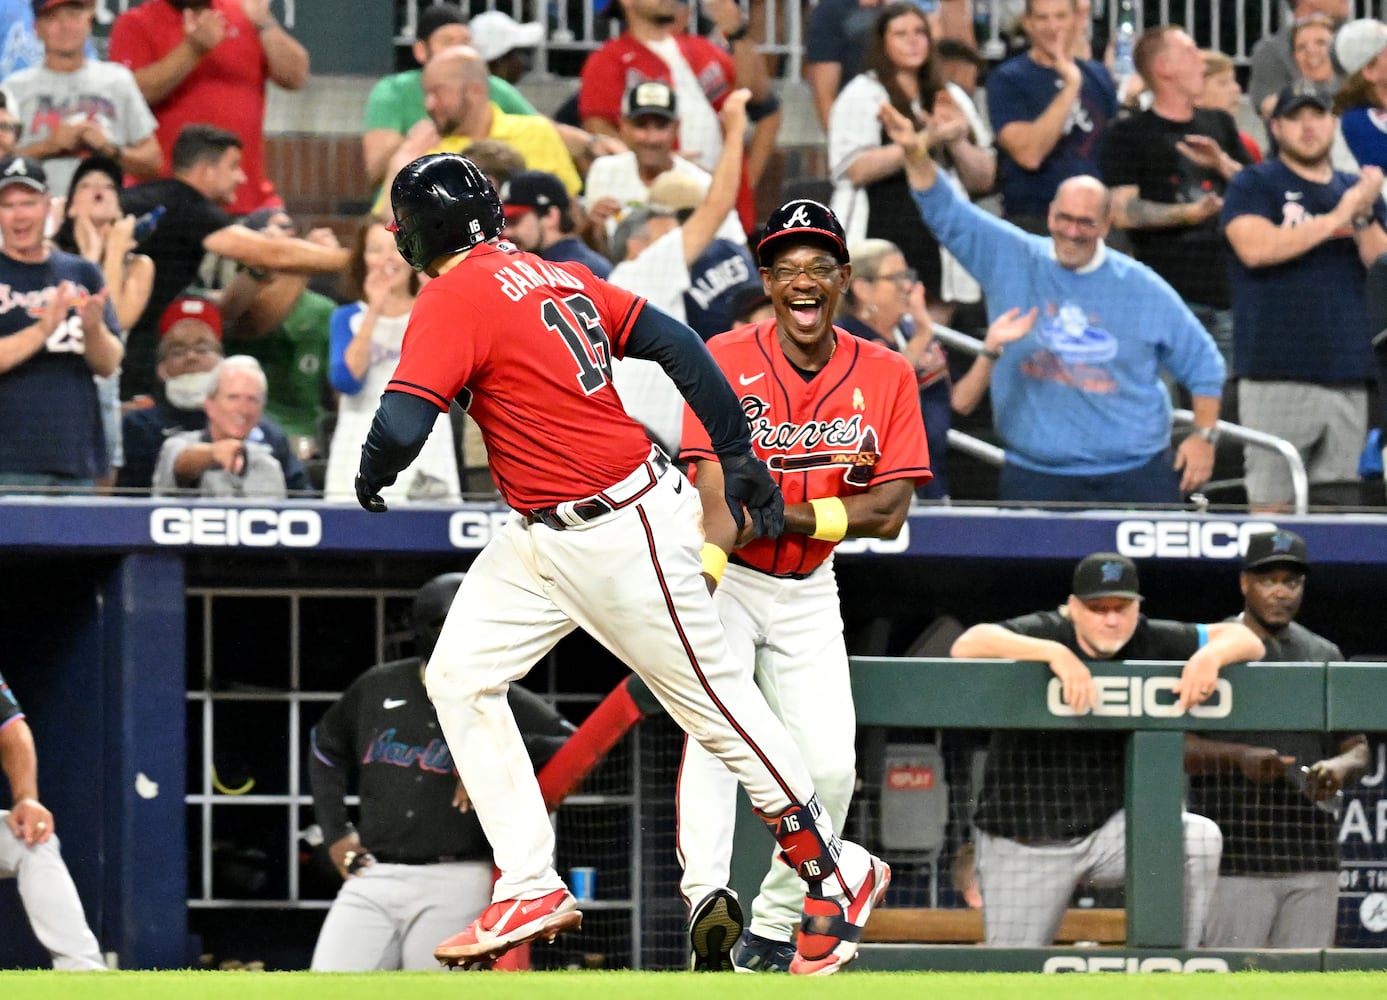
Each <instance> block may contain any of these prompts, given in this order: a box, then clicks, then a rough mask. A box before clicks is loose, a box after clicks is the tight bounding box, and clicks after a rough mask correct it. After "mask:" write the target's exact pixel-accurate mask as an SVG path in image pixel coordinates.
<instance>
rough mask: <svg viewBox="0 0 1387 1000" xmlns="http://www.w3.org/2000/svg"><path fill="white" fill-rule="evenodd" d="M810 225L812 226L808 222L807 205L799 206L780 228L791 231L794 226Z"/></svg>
mask: <svg viewBox="0 0 1387 1000" xmlns="http://www.w3.org/2000/svg"><path fill="white" fill-rule="evenodd" d="M811 225H813V223H812V222H810V221H809V207H808V206H807V205H801V206H799V208H797V209H795V210H794V211H793V212H792V213H790V217H789V218H788V219H786V220H785V225H784V226H782V227H781V228H783V229H793V228H794V227H796V226H811Z"/></svg>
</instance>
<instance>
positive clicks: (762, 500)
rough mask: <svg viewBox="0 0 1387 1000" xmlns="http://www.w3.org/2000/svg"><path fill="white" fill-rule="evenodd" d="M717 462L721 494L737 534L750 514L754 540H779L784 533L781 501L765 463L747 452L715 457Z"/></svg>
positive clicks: (782, 504)
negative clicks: (730, 513)
mask: <svg viewBox="0 0 1387 1000" xmlns="http://www.w3.org/2000/svg"><path fill="white" fill-rule="evenodd" d="M718 460H719V461H720V462H721V464H722V489H723V494H724V496H725V497H726V498H727V506H728V508H729V509H730V510H731V511H732V520H733V522H734V523H736V525H737V531H738V532H740V531H741V530H742V527H743V526H744V525H745V524H746V515H747V514H750V515H751V523H752V524H753V525H754V526H755V528H756V536H757V537H758V538H762V537H764V538H779V537H780V533H781V532H782V531H784V530H785V498H784V497H783V496H782V495H781V493H780V487H779V486H777V485H776V482H775V480H774V479H773V478H772V477H771V473H770V470H769V469H767V468H766V463H765V462H762V461H761V460H760V459H759V458H757V457H756V456H755V455H753V454H752V453H751V452H749V451H743V452H737V453H735V454H729V455H719V456H718ZM743 508H745V510H743Z"/></svg>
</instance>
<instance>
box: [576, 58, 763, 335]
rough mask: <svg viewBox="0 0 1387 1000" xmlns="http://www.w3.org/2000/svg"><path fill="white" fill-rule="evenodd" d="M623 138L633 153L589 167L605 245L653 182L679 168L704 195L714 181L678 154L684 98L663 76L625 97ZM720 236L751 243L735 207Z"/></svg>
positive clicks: (594, 233)
mask: <svg viewBox="0 0 1387 1000" xmlns="http://www.w3.org/2000/svg"><path fill="white" fill-rule="evenodd" d="M620 136H621V141H622V142H624V143H626V145H627V147H628V149H627V151H626V152H623V153H613V154H611V155H610V156H599V157H598V158H597V159H596V160H594V161H593V162H592V166H591V167H589V168H588V173H587V178H586V181H585V182H584V184H583V205H584V206H585V207H586V208H587V211H588V221H589V226H590V229H591V232H590V234H589V235H590V238H593V239H595V240H596V241H597V244H596V245H599V246H605V245H607V244H608V242H609V241H610V240H611V238H612V236H614V235H615V233H616V226H617V223H618V222H620V221H621V218H622V215H623V214H624V213H625V212H627V211H629V210H630V209H632V208H639V207H641V206H644V205H647V204H648V203H649V202H650V186H651V185H652V184H654V183H655V181H656V180H657V179H658V178H660V177H662V176H663V175H665V174H667V173H669V172H671V171H673V172H675V173H677V174H680V175H682V176H687V177H689V178H692V179H693V180H696V181H697V182H698V185H699V189H700V191H701V192H703V193H706V192H707V190H708V187H709V186H710V185H711V184H712V181H713V176H712V174H710V173H708V171H706V170H704V169H703V168H702V167H700V166H699V165H698V164H696V163H694V162H693V161H692V160H687V159H685V158H684V157H682V156H680V155H678V154H677V153H675V152H674V144H675V141H676V140H677V139H678V138H679V110H678V101H677V99H676V98H675V96H674V91H673V89H671V88H670V85H669V84H667V83H665V82H663V81H661V80H640V81H637V82H636V83H634V84H632V85H631V87H630V88H629V89H628V90H627V91H626V95H625V96H624V97H623V98H622V100H621V131H620ZM718 236H719V237H720V238H722V239H726V240H732V241H733V242H735V243H741V244H745V243H746V231H745V230H744V229H743V228H742V222H741V218H740V217H739V216H738V215H737V212H736V210H735V209H734V210H732V211H730V212H728V213H727V218H726V219H725V220H724V222H723V224H722V226H721V227H720V228H719V229H718ZM718 332H721V331H718Z"/></svg>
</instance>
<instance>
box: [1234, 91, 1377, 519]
mask: <svg viewBox="0 0 1387 1000" xmlns="http://www.w3.org/2000/svg"><path fill="white" fill-rule="evenodd" d="M1336 124H1337V121H1336V119H1335V117H1334V115H1333V114H1332V113H1331V111H1330V104H1329V101H1328V99H1327V98H1325V97H1324V96H1323V94H1322V93H1321V92H1319V91H1318V90H1316V89H1315V88H1313V87H1311V86H1305V85H1301V84H1292V85H1291V86H1290V87H1287V88H1286V89H1285V90H1283V91H1282V92H1281V94H1280V96H1279V97H1278V98H1277V102H1276V106H1275V108H1274V109H1273V110H1272V117H1271V132H1272V135H1273V136H1274V137H1275V138H1276V142H1277V148H1278V150H1279V152H1278V153H1277V158H1276V159H1274V160H1268V161H1267V162H1266V163H1260V164H1258V165H1257V166H1255V167H1248V168H1246V169H1244V170H1243V171H1241V172H1240V173H1239V174H1238V175H1237V176H1236V177H1234V178H1233V181H1232V183H1230V184H1229V186H1228V193H1227V195H1226V196H1225V198H1224V204H1223V226H1224V233H1225V234H1226V235H1227V237H1228V242H1229V243H1230V244H1232V247H1233V259H1232V260H1231V262H1230V265H1229V268H1230V270H1229V273H1230V277H1231V281H1232V287H1233V374H1234V376H1236V377H1237V378H1238V379H1239V380H1240V381H1239V383H1238V415H1239V421H1240V422H1241V423H1242V424H1244V425H1246V426H1248V427H1252V428H1255V429H1256V430H1260V431H1263V432H1265V433H1268V434H1275V435H1276V436H1277V437H1280V438H1284V439H1286V440H1287V441H1290V442H1291V443H1292V444H1294V445H1295V446H1296V447H1297V448H1298V449H1299V450H1300V452H1301V456H1302V457H1303V458H1304V459H1305V466H1306V472H1307V474H1308V475H1309V478H1310V482H1311V483H1316V482H1336V481H1340V480H1347V479H1355V478H1356V477H1357V473H1358V456H1359V453H1360V452H1361V451H1362V448H1363V441H1364V440H1365V438H1366V436H1367V431H1368V391H1367V386H1368V383H1369V382H1370V381H1372V379H1373V377H1374V375H1375V367H1374V362H1373V353H1372V346H1371V341H1370V333H1369V329H1368V313H1367V303H1366V276H1367V268H1368V266H1369V265H1370V264H1371V263H1372V262H1373V261H1375V260H1376V259H1377V258H1378V257H1380V256H1382V254H1383V253H1387V231H1384V228H1383V227H1384V225H1385V224H1387V213H1385V212H1384V210H1383V205H1382V200H1381V198H1380V197H1379V195H1380V193H1381V191H1382V170H1381V168H1379V167H1372V166H1367V167H1364V168H1363V173H1362V176H1361V177H1354V176H1353V175H1352V174H1347V173H1344V172H1342V171H1338V170H1335V169H1334V168H1333V167H1332V166H1331V165H1330V161H1329V149H1330V146H1331V144H1332V143H1333V141H1334V130H1335V126H1336ZM1244 461H1245V465H1246V471H1247V476H1246V482H1247V495H1248V501H1249V502H1250V503H1251V504H1252V505H1253V507H1254V508H1257V509H1260V510H1274V509H1277V508H1280V507H1284V506H1286V505H1288V504H1289V503H1290V501H1291V499H1292V489H1291V481H1290V476H1289V475H1288V472H1287V468H1286V463H1285V460H1284V459H1282V458H1281V457H1280V456H1279V455H1276V454H1275V453H1273V452H1270V451H1265V450H1263V449H1259V448H1247V449H1246V450H1245V454H1244Z"/></svg>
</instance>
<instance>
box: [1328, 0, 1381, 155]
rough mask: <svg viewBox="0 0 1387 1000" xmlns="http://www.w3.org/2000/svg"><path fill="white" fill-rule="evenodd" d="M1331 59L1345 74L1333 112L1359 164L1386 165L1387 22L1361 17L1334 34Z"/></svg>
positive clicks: (1335, 99)
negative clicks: (1332, 57) (1385, 53)
mask: <svg viewBox="0 0 1387 1000" xmlns="http://www.w3.org/2000/svg"><path fill="white" fill-rule="evenodd" d="M1332 51H1333V56H1334V61H1335V63H1336V64H1338V65H1339V66H1340V67H1341V68H1342V69H1343V71H1344V73H1345V74H1347V75H1346V76H1345V78H1344V83H1343V86H1342V87H1341V88H1340V89H1339V92H1338V93H1337V94H1336V95H1335V97H1334V113H1335V114H1337V115H1338V116H1339V128H1340V130H1341V131H1342V132H1343V135H1344V142H1345V143H1347V144H1348V148H1349V152H1351V153H1352V154H1353V158H1354V159H1355V160H1357V161H1358V165H1359V166H1360V167H1366V166H1370V165H1371V166H1374V167H1383V168H1387V134H1384V132H1383V122H1384V121H1385V120H1387V56H1384V55H1383V53H1384V52H1387V24H1384V23H1382V22H1381V21H1379V20H1377V19H1376V18H1371V17H1365V18H1362V19H1360V20H1357V21H1350V22H1348V24H1345V25H1344V26H1343V27H1342V28H1340V29H1339V31H1338V32H1337V33H1336V34H1335V36H1334V43H1333V46H1332Z"/></svg>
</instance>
